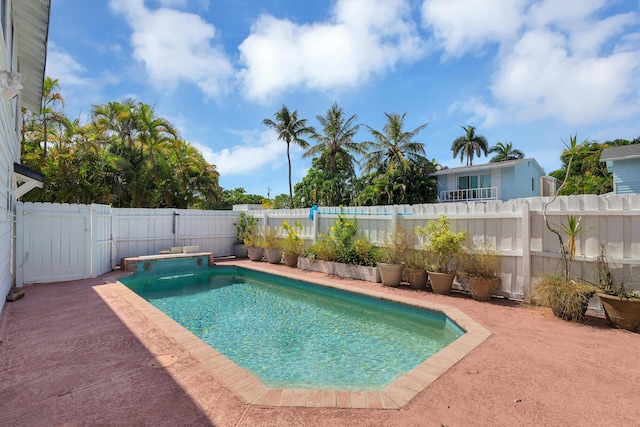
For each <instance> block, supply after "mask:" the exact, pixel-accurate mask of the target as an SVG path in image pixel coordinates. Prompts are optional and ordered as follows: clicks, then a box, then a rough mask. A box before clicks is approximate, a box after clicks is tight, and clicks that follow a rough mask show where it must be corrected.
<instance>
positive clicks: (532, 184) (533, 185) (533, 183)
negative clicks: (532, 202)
mask: <svg viewBox="0 0 640 427" xmlns="http://www.w3.org/2000/svg"><path fill="white" fill-rule="evenodd" d="M535 190H536V188H535V181H534V180H533V178H531V191H535Z"/></svg>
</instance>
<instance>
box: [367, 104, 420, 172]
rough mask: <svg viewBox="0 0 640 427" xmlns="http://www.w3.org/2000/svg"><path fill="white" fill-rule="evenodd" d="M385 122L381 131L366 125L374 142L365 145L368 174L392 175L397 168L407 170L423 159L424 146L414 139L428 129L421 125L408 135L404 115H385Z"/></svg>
mask: <svg viewBox="0 0 640 427" xmlns="http://www.w3.org/2000/svg"><path fill="white" fill-rule="evenodd" d="M384 115H385V116H386V117H387V123H386V124H385V125H384V128H383V129H382V132H380V131H377V130H375V129H373V128H371V127H370V126H367V128H368V129H369V132H371V135H372V136H373V138H374V139H375V141H368V142H365V144H366V146H367V148H368V149H369V150H370V151H369V152H368V153H367V154H366V155H365V156H364V160H365V165H364V168H365V170H367V171H372V170H377V171H381V172H386V173H393V172H394V171H395V170H397V169H402V170H403V171H404V172H407V171H409V169H410V168H411V165H412V164H415V163H419V162H422V161H424V160H425V157H424V154H425V150H424V144H423V143H421V142H417V141H414V138H415V137H416V136H417V135H418V134H419V133H420V132H421V131H422V130H423V129H424V128H426V127H427V124H426V123H425V124H423V125H420V126H418V127H417V128H415V129H414V130H412V131H411V132H407V131H405V130H404V119H405V117H406V115H407V113H404V114H402V115H400V114H397V113H384Z"/></svg>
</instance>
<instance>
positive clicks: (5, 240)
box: [0, 0, 20, 309]
mask: <svg viewBox="0 0 640 427" xmlns="http://www.w3.org/2000/svg"><path fill="white" fill-rule="evenodd" d="M0 9H4V11H3V13H2V14H1V16H3V17H5V22H0V25H1V26H2V31H1V32H0V69H2V70H8V69H15V64H16V58H11V57H10V55H11V52H12V51H13V52H15V49H10V48H9V47H10V46H11V45H12V44H13V40H11V39H10V37H11V34H12V32H11V31H6V30H5V29H6V28H11V24H10V22H11V17H12V15H13V14H12V12H11V2H10V1H4V0H0ZM5 35H6V36H7V39H5ZM12 65H13V66H12ZM18 102H19V101H18V98H14V99H13V100H11V101H8V100H6V99H4V98H2V97H0V309H1V308H2V306H3V305H4V301H5V297H6V296H7V294H8V293H9V290H10V289H11V285H12V278H11V277H12V274H11V273H12V266H11V260H12V251H13V237H12V236H13V233H12V230H13V207H14V206H13V205H14V203H13V163H14V162H17V161H18V160H19V157H20V141H19V138H18V131H17V130H16V129H19V126H18V120H19V116H18V115H17V112H18V111H19V106H18Z"/></svg>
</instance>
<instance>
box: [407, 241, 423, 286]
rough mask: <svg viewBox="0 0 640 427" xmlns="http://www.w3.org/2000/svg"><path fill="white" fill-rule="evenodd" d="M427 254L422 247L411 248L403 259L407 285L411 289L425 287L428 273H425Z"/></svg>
mask: <svg viewBox="0 0 640 427" xmlns="http://www.w3.org/2000/svg"><path fill="white" fill-rule="evenodd" d="M426 262H427V254H426V252H425V251H424V250H422V249H415V248H412V249H411V251H409V254H408V256H407V259H406V261H405V273H406V274H407V281H408V282H409V286H411V287H412V288H413V289H425V288H426V287H427V280H428V279H429V275H428V273H427V269H426V268H427V267H426Z"/></svg>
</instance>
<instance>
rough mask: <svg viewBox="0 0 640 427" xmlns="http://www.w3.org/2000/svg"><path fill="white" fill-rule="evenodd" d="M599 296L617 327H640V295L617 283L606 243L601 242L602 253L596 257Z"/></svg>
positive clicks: (634, 328)
mask: <svg viewBox="0 0 640 427" xmlns="http://www.w3.org/2000/svg"><path fill="white" fill-rule="evenodd" d="M595 268H596V272H597V280H598V283H597V286H598V288H599V292H598V297H599V298H600V302H602V307H603V308H604V314H605V316H606V318H607V320H608V321H609V324H610V325H611V326H613V327H615V328H621V329H626V330H628V331H635V330H636V329H638V327H640V295H639V294H638V293H637V291H635V292H631V291H629V290H627V287H626V286H625V285H624V283H622V281H621V282H620V285H615V284H614V282H613V276H612V275H611V272H610V271H609V264H608V262H607V260H606V258H605V255H604V243H600V255H598V256H597V257H596V260H595Z"/></svg>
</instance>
